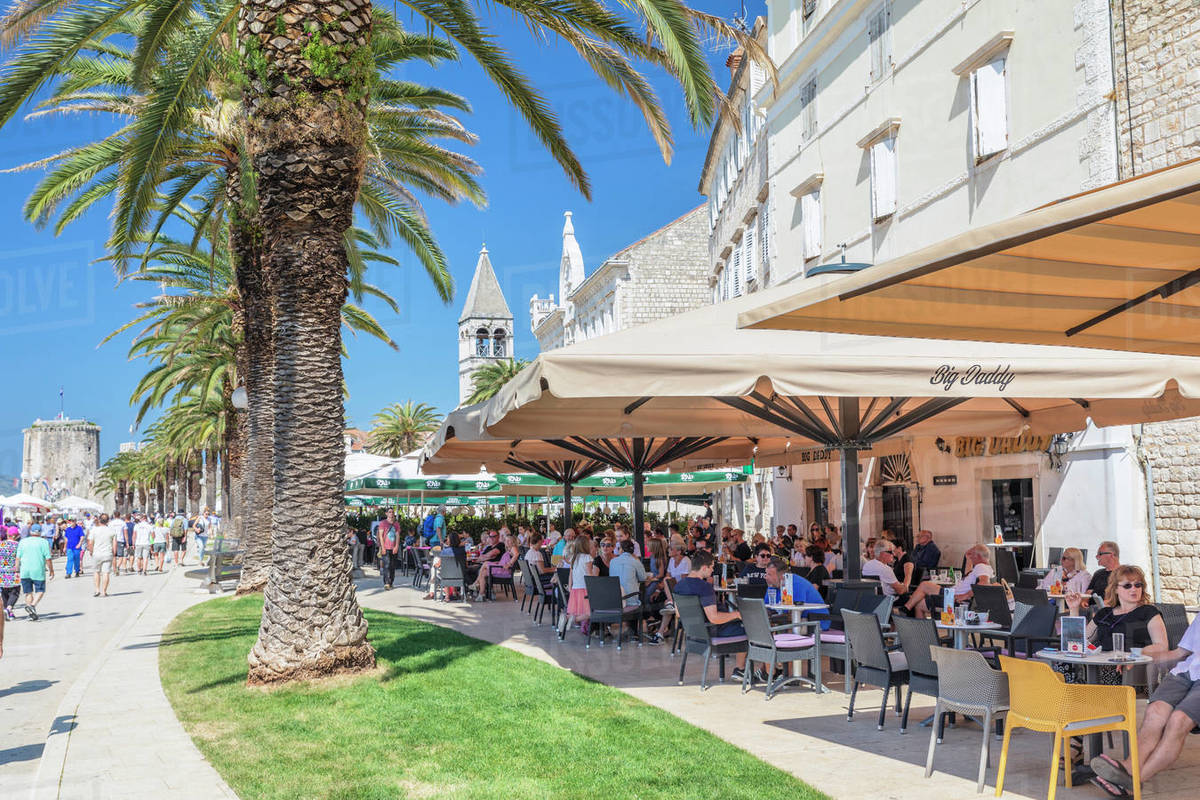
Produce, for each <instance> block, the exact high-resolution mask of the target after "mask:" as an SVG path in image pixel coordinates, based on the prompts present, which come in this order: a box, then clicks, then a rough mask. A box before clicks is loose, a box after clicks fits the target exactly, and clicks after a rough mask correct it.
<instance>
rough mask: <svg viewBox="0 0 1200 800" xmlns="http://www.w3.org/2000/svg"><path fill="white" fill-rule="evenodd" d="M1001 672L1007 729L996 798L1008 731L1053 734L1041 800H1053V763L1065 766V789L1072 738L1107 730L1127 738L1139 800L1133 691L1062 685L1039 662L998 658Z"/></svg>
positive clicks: (1001, 783) (1055, 781)
mask: <svg viewBox="0 0 1200 800" xmlns="http://www.w3.org/2000/svg"><path fill="white" fill-rule="evenodd" d="M1000 667H1001V669H1003V670H1004V672H1005V673H1006V674H1007V675H1008V697H1009V711H1008V724H1006V725H1005V726H1004V747H1003V749H1002V750H1001V751H1000V768H999V770H998V771H997V773H996V797H999V796H1000V794H1001V792H1003V791H1004V769H1005V767H1006V766H1007V765H1008V743H1009V740H1010V738H1011V737H1012V732H1013V728H1028V729H1029V730H1033V731H1041V732H1043V733H1053V734H1054V750H1053V753H1054V755H1053V756H1052V757H1051V759H1050V791H1049V792H1048V793H1047V794H1046V800H1054V792H1055V790H1056V789H1057V788H1058V759H1059V756H1060V755H1062V756H1063V763H1065V764H1067V765H1068V767H1067V769H1065V770H1063V771H1064V772H1065V773H1066V776H1065V777H1066V784H1067V786H1068V787H1069V786H1070V785H1071V769H1070V766H1069V765H1070V763H1071V748H1070V740H1071V737H1074V736H1088V735H1090V734H1093V733H1104V732H1106V731H1125V732H1126V733H1127V734H1129V757H1130V762H1131V764H1132V766H1133V771H1132V774H1133V797H1134V800H1141V798H1142V781H1141V767H1140V765H1139V763H1138V749H1137V707H1136V705H1135V703H1136V696H1135V694H1134V691H1133V687H1132V686H1088V685H1083V684H1074V683H1065V682H1064V681H1063V679H1062V676H1061V675H1059V674H1058V673H1057V672H1055V671H1054V670H1052V669H1051V668H1050V666H1049V665H1048V664H1046V663H1044V662H1041V661H1034V660H1032V659H1030V660H1028V661H1027V660H1025V659H1021V658H1010V657H1008V656H1000Z"/></svg>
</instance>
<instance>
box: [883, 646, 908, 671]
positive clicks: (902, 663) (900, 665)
mask: <svg viewBox="0 0 1200 800" xmlns="http://www.w3.org/2000/svg"><path fill="white" fill-rule="evenodd" d="M887 657H888V661H889V662H891V665H892V669H894V670H896V671H899V670H902V669H908V659H907V658H905V657H904V652H903V651H902V650H892V651H890V652H889V653H888V654H887Z"/></svg>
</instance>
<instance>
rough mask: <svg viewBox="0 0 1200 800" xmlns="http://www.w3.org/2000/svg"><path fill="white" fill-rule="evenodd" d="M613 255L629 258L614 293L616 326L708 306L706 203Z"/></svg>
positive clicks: (624, 325)
mask: <svg viewBox="0 0 1200 800" xmlns="http://www.w3.org/2000/svg"><path fill="white" fill-rule="evenodd" d="M613 257H614V258H624V259H627V260H628V261H629V281H628V282H626V283H624V284H622V285H621V286H620V287H619V289H618V291H619V292H620V297H619V299H618V302H617V310H618V312H619V313H620V320H619V321H618V323H617V329H618V330H621V329H623V328H628V327H630V326H632V325H641V324H643V323H646V322H653V321H654V320H656V319H662V318H663V317H668V316H671V315H672V314H678V313H680V312H682V311H689V310H691V309H693V308H699V307H700V306H702V305H708V304H709V303H711V302H712V290H711V289H710V288H709V285H708V274H709V267H708V207H707V206H700V207H699V208H696V209H694V210H693V211H690V212H689V213H687V214H685V215H684V216H682V217H680V218H679V219H677V220H675V221H674V222H672V223H671V224H669V225H667V226H666V227H664V228H661V229H659V230H657V231H655V232H654V233H652V234H650V235H649V236H647V237H646V238H645V239H642V240H641V241H639V242H636V243H635V244H633V245H630V246H629V247H627V248H625V250H623V251H621V252H620V253H618V254H617V255H616V256H613Z"/></svg>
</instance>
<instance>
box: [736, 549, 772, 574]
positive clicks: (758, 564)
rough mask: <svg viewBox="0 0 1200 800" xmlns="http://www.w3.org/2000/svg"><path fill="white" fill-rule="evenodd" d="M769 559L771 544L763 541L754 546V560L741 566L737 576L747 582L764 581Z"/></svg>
mask: <svg viewBox="0 0 1200 800" xmlns="http://www.w3.org/2000/svg"><path fill="white" fill-rule="evenodd" d="M770 561H771V545H769V544H766V543H763V544H760V545H755V547H754V561H753V562H751V563H749V564H746V565H745V566H744V567H742V571H741V573H740V574H739V575H738V577H739V578H744V579H745V580H746V582H747V583H766V581H767V564H769V563H770Z"/></svg>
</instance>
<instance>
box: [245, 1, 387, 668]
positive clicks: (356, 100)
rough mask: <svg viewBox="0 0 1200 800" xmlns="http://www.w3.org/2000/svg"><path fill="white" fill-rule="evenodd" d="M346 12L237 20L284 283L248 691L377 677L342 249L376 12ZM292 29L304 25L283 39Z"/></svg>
mask: <svg viewBox="0 0 1200 800" xmlns="http://www.w3.org/2000/svg"><path fill="white" fill-rule="evenodd" d="M341 6H342V8H343V9H345V10H344V12H343V13H342V14H341V15H338V16H337V17H336V18H335V17H334V15H333V14H330V13H329V12H328V11H326V10H324V6H323V5H322V6H314V5H313V4H311V3H308V2H306V0H283V2H282V3H280V0H242V6H241V12H240V15H239V19H238V40H239V44H240V45H241V48H242V52H249V51H251V50H254V51H257V52H258V53H260V54H261V55H262V57H263V58H262V60H261V62H260V63H265V64H266V65H267V68H266V70H265V71H260V72H258V73H255V78H254V79H253V80H252V83H251V86H250V89H249V90H248V91H247V97H246V100H247V103H248V109H249V125H248V130H247V141H248V142H249V145H250V154H251V156H252V160H253V164H254V169H255V171H256V173H257V174H256V179H257V186H258V205H259V214H260V219H261V223H262V228H263V239H262V242H263V261H264V263H265V264H266V266H267V268H268V269H269V270H270V271H271V272H272V274H273V275H274V277H275V306H274V308H275V369H274V378H275V380H274V390H275V409H274V410H275V452H274V464H275V469H274V475H275V503H274V511H273V526H272V528H273V531H274V532H277V535H274V536H272V558H271V571H270V578H269V580H268V582H267V588H266V591H265V592H264V603H263V617H262V624H261V626H260V627H259V632H258V641H257V642H255V644H254V648H253V650H252V651H251V652H250V656H249V665H250V669H249V674H248V676H247V682H248V683H250V684H259V683H274V682H278V681H287V680H296V679H304V678H312V677H320V676H324V675H330V674H333V673H337V672H346V671H361V670H365V669H370V668H371V667H373V666H374V664H375V651H374V648H373V647H371V645H370V644H369V643H368V642H367V624H366V620H365V619H364V618H363V614H362V610H361V609H360V608H359V605H358V600H357V599H356V597H355V589H354V584H353V583H352V582H351V580H350V553H349V547H348V545H347V542H346V513H345V507H344V506H343V504H342V484H343V481H344V479H345V475H344V472H345V468H344V461H343V454H342V450H343V447H342V427H343V419H344V417H343V408H342V361H341V308H342V304H343V303H344V302H345V299H346V293H347V279H346V269H347V261H346V250H345V244H344V239H343V237H344V235H345V233H346V231H347V229H348V228H349V227H350V224H351V222H352V220H353V214H354V201H355V198H356V196H357V193H358V186H359V181H360V179H361V175H362V168H363V148H362V145H363V138H364V133H365V129H366V124H365V116H364V112H365V108H366V87H367V84H366V74H367V72H368V70H369V69H370V66H369V65H370V58H369V49H368V48H369V46H370V33H371V6H370V3H369V2H364V1H363V0H346V2H343V3H341ZM284 20H294V22H292V23H291V24H290V25H287V26H286V35H280V33H278V32H277V25H279V26H282V24H283V21H284ZM306 25H307V26H309V28H310V30H312V31H313V36H312V40H311V41H310V38H309V36H307V35H305V26H306ZM331 34H333V35H336V36H337V39H338V40H340V41H334V40H333V39H332V38H331V36H330V35H331ZM313 45H319V46H320V47H322V48H324V54H325V55H327V56H329V57H330V58H332V59H333V60H334V61H335V62H336V65H335V68H333V69H329V68H328V66H327V60H322V61H321V63H322V64H323V65H325V66H324V67H323V68H322V74H321V75H318V74H316V73H315V69H316V67H315V66H314V62H316V61H317V59H313V60H312V61H310V60H309V59H308V58H307V57H306V55H305V53H304V52H303V51H304V50H305V48H306V47H309V46H313ZM356 76H358V77H356ZM298 513H303V524H297V523H298V522H299V518H298V517H297V514H298Z"/></svg>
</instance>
